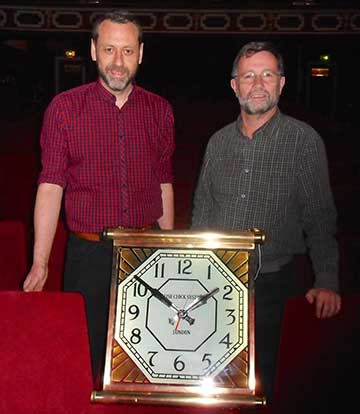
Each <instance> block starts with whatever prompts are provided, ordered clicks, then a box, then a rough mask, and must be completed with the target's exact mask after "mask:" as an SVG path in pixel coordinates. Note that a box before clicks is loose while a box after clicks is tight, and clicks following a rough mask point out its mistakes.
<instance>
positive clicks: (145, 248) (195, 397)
mask: <svg viewBox="0 0 360 414" xmlns="http://www.w3.org/2000/svg"><path fill="white" fill-rule="evenodd" d="M104 236H105V237H107V238H110V239H113V246H114V248H113V270H112V286H111V292H110V310H109V325H108V339H107V349H106V356H105V368H104V375H103V381H102V385H101V389H100V390H94V391H93V393H92V401H93V402H102V403H113V402H117V403H122V402H127V403H142V404H144V403H145V404H146V403H149V404H154V403H155V404H165V403H166V404H168V405H204V404H205V405H217V404H220V405H222V406H231V407H237V406H241V405H258V404H264V403H265V400H264V399H263V397H262V396H259V395H256V392H255V368H254V366H255V364H254V356H255V352H254V346H255V342H254V298H253V291H252V288H251V286H250V285H251V284H250V283H249V256H250V253H251V251H253V250H254V249H255V246H256V245H257V244H262V243H263V242H264V239H265V238H264V235H263V233H262V232H261V231H259V230H257V229H256V230H251V231H246V232H227V233H209V232H198V231H145V232H140V231H136V230H123V229H109V230H108V231H106V232H104ZM165 248H166V249H177V248H181V249H189V250H190V251H191V249H194V250H197V251H198V250H200V249H203V250H211V251H212V252H213V253H214V254H215V255H216V256H217V257H218V258H219V259H220V260H221V261H222V263H223V264H224V265H226V266H227V267H228V268H229V269H230V270H231V271H232V273H233V274H234V275H235V276H236V277H237V278H238V279H239V280H240V281H241V282H242V284H243V285H244V286H246V288H247V289H248V298H249V301H248V304H249V306H248V332H247V334H248V345H247V346H246V348H245V349H244V350H243V351H241V352H240V354H238V355H237V356H236V357H235V358H234V359H233V360H232V361H231V362H230V363H229V365H228V366H227V367H229V369H225V370H223V371H222V372H221V373H220V374H218V375H217V376H216V377H215V378H214V384H215V387H214V390H213V391H212V395H202V394H201V387H199V386H198V385H177V384H174V385H166V384H153V383H150V382H149V381H148V379H147V378H146V377H145V375H144V374H143V373H142V372H141V370H140V369H139V368H138V367H137V366H136V364H135V363H134V362H133V361H132V360H131V359H130V357H129V356H128V355H127V353H126V352H125V351H124V350H123V349H122V348H121V346H120V345H119V344H118V343H117V341H116V340H115V338H114V324H115V317H116V312H117V309H116V300H117V287H118V285H119V283H121V282H122V281H123V280H124V279H126V277H128V276H129V275H130V274H131V273H132V272H133V271H134V270H136V269H137V267H139V266H140V265H141V264H142V263H143V262H144V261H145V260H146V259H147V258H148V257H150V256H151V255H152V254H153V253H154V252H156V251H157V250H159V249H160V250H161V249H165ZM165 401H166V402H165Z"/></svg>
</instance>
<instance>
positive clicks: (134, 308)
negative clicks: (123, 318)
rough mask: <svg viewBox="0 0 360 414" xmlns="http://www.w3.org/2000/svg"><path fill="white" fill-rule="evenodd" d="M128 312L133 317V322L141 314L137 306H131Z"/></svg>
mask: <svg viewBox="0 0 360 414" xmlns="http://www.w3.org/2000/svg"><path fill="white" fill-rule="evenodd" d="M128 310H129V313H130V315H132V318H130V320H131V321H132V320H134V319H136V318H137V317H138V316H139V314H140V310H139V307H138V306H136V305H131V306H129V309H128Z"/></svg>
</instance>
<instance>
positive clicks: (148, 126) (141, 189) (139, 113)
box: [38, 81, 175, 232]
mask: <svg viewBox="0 0 360 414" xmlns="http://www.w3.org/2000/svg"><path fill="white" fill-rule="evenodd" d="M174 147H175V145H174V118H173V113H172V109H171V107H170V105H169V103H168V102H167V101H166V100H165V99H163V98H162V97H160V96H158V95H155V94H153V93H151V92H148V91H146V90H144V89H142V88H140V87H139V86H136V85H134V88H133V90H132V92H131V94H130V96H129V98H128V101H127V102H126V103H125V105H124V106H123V107H122V108H121V109H119V108H118V107H117V106H116V105H115V97H114V96H113V95H112V94H111V93H109V92H108V91H107V90H106V89H105V88H103V86H102V85H101V84H100V82H99V81H97V82H93V83H89V84H87V85H83V86H80V87H78V88H74V89H71V90H69V91H66V92H63V93H61V94H59V95H57V96H56V97H55V98H54V99H53V100H52V102H51V103H50V105H49V107H48V108H47V110H46V113H45V117H44V123H43V128H42V132H41V148H42V165H43V169H42V172H41V174H40V177H39V180H38V182H39V184H40V183H52V184H58V185H60V186H62V187H64V188H65V212H66V218H67V223H68V226H69V229H70V230H72V231H82V232H101V231H103V230H104V229H105V228H107V227H116V226H124V227H129V228H138V227H143V226H145V225H149V224H152V223H154V222H155V221H156V220H157V219H158V218H159V217H161V215H162V199H161V189H160V184H161V183H170V182H172V179H173V176H172V162H171V161H172V154H173V151H174Z"/></svg>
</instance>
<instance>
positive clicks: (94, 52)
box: [90, 39, 96, 62]
mask: <svg viewBox="0 0 360 414" xmlns="http://www.w3.org/2000/svg"><path fill="white" fill-rule="evenodd" d="M90 52H91V59H92V60H93V61H94V62H96V46H95V42H94V39H91V45H90Z"/></svg>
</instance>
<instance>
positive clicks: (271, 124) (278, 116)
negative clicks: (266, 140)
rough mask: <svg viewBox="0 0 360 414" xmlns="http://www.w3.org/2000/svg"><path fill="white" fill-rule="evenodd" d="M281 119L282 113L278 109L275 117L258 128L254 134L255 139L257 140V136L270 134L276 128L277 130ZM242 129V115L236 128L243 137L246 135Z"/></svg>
mask: <svg viewBox="0 0 360 414" xmlns="http://www.w3.org/2000/svg"><path fill="white" fill-rule="evenodd" d="M280 119H281V112H280V109H279V108H277V109H276V112H275V113H274V115H273V116H272V117H271V118H270V119H269V120H268V121H267V122H265V124H264V125H261V127H260V128H258V129H257V130H256V131H255V132H254V136H253V139H254V138H256V136H258V135H260V136H262V135H266V134H268V133H269V132H270V130H273V129H274V127H275V128H276V127H277V126H278V125H279V123H280ZM241 127H242V119H241V114H240V115H239V116H238V119H237V121H236V128H237V130H238V132H239V134H240V135H241V136H244V134H243V133H242V130H241Z"/></svg>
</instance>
